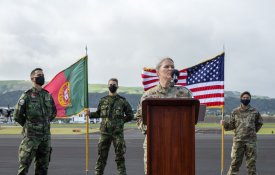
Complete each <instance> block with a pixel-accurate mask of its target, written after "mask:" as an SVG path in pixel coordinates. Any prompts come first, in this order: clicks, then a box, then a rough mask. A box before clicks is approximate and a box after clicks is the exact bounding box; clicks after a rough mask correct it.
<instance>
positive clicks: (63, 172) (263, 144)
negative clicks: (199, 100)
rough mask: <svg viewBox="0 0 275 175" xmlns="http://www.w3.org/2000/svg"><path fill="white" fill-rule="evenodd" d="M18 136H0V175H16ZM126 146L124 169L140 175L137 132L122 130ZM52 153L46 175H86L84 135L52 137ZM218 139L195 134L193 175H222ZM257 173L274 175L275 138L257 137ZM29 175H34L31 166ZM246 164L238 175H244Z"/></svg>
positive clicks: (110, 169) (110, 166)
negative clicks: (194, 173)
mask: <svg viewBox="0 0 275 175" xmlns="http://www.w3.org/2000/svg"><path fill="white" fill-rule="evenodd" d="M98 138H99V134H91V135H90V141H89V151H90V152H89V157H90V160H89V171H88V174H89V175H94V170H93V168H94V165H95V162H96V158H97V142H98ZM21 139H22V137H21V136H20V135H0V175H15V174H16V173H17V168H18V155H17V151H18V146H19V144H20V141H21ZM125 139H126V145H127V151H126V156H125V157H126V167H127V174H128V175H142V174H144V173H143V148H142V144H143V139H144V136H143V135H142V134H141V133H140V132H139V131H138V130H137V129H128V130H125ZM52 146H53V153H52V159H51V162H50V167H49V173H48V174H49V175H85V174H86V171H85V135H53V136H52ZM231 146H232V136H225V155H224V158H225V161H224V171H223V174H224V175H225V174H226V172H227V170H228V168H229V165H230V151H231ZM114 160H115V155H114V149H113V147H112V148H111V150H110V152H109V158H108V162H107V166H106V168H105V174H106V175H116V174H117V170H116V163H115V161H114ZM220 160H221V136H220V134H196V175H220V174H221V168H220V167H221V161H220ZM257 169H258V173H259V175H274V174H275V135H260V136H258V159H257ZM29 174H30V175H31V174H34V168H33V166H32V167H31V168H30V170H29ZM245 174H246V169H245V161H243V165H242V167H241V171H240V175H245Z"/></svg>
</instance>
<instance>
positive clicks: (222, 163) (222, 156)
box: [221, 107, 224, 175]
mask: <svg viewBox="0 0 275 175" xmlns="http://www.w3.org/2000/svg"><path fill="white" fill-rule="evenodd" d="M223 111H224V107H222V120H224V116H223V113H224V112H223ZM223 169H224V127H223V125H222V146H221V175H223Z"/></svg>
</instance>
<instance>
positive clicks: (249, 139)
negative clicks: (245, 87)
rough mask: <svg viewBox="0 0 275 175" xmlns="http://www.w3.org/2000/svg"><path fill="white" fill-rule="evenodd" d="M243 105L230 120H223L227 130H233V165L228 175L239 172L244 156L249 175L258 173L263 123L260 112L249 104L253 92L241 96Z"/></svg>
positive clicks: (222, 123)
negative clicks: (259, 132)
mask: <svg viewBox="0 0 275 175" xmlns="http://www.w3.org/2000/svg"><path fill="white" fill-rule="evenodd" d="M240 99H241V105H240V106H239V107H238V108H236V109H234V110H233V112H232V114H231V116H230V119H229V120H228V121H224V120H221V122H220V123H221V125H223V126H224V129H225V130H226V131H229V130H233V131H234V138H233V146H232V151H231V159H232V162H231V165H230V168H229V171H228V173H227V175H235V174H238V172H239V168H240V166H241V164H242V161H243V157H244V155H245V157H246V167H247V171H248V175H256V174H257V172H256V159H257V148H256V142H257V134H256V133H257V132H258V131H259V130H260V129H261V127H262V125H263V119H262V117H261V115H260V113H259V112H258V111H257V110H256V109H255V108H253V107H252V106H250V105H249V103H250V100H251V94H250V93H249V92H248V91H245V92H243V93H242V94H241V96H240Z"/></svg>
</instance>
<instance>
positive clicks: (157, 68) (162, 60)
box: [156, 57, 174, 70]
mask: <svg viewBox="0 0 275 175" xmlns="http://www.w3.org/2000/svg"><path fill="white" fill-rule="evenodd" d="M167 60H168V61H172V62H173V63H174V61H173V60H172V58H169V57H166V58H163V59H161V60H160V62H159V63H158V64H157V66H156V70H159V68H160V67H161V65H162V63H163V62H164V61H167Z"/></svg>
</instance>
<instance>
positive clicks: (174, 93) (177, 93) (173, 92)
mask: <svg viewBox="0 0 275 175" xmlns="http://www.w3.org/2000/svg"><path fill="white" fill-rule="evenodd" d="M191 97H192V93H191V92H190V91H189V90H188V89H187V88H185V87H182V86H173V87H169V88H163V87H161V85H160V84H158V85H157V86H156V87H154V88H152V89H149V90H148V91H146V92H145V93H144V94H143V96H142V97H141V99H140V103H139V105H138V108H137V116H136V117H137V125H138V128H139V129H140V130H141V131H142V133H143V134H146V130H147V126H146V125H144V124H143V122H142V101H143V100H145V99H146V98H191ZM143 148H144V172H145V174H147V136H145V139H144V144H143Z"/></svg>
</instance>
